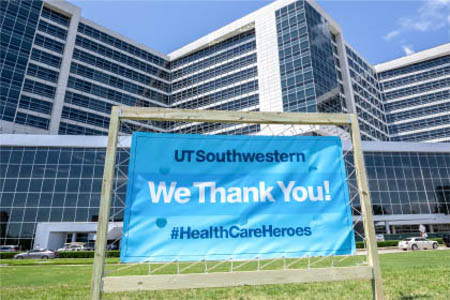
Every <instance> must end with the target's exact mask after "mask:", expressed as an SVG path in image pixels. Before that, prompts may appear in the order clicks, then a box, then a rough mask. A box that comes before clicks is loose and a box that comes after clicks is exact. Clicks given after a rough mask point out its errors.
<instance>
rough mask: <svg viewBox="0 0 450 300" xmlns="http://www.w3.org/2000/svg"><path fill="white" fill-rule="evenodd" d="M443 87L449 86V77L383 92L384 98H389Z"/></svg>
mask: <svg viewBox="0 0 450 300" xmlns="http://www.w3.org/2000/svg"><path fill="white" fill-rule="evenodd" d="M445 87H450V78H445V79H441V80H435V81H432V82H427V83H423V84H418V85H415V86H412V87H407V88H402V89H398V90H394V91H391V92H387V93H385V94H384V99H385V100H391V99H395V98H399V97H405V96H409V95H414V94H419V93H424V92H427V91H433V90H437V89H441V88H445Z"/></svg>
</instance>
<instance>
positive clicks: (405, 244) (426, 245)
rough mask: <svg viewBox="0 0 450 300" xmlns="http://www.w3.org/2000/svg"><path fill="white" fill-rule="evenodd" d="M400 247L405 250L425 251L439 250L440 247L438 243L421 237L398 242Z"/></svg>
mask: <svg viewBox="0 0 450 300" xmlns="http://www.w3.org/2000/svg"><path fill="white" fill-rule="evenodd" d="M398 247H399V248H400V249H403V250H405V251H406V250H413V251H415V250H424V249H437V248H438V247H439V245H438V243H437V242H436V241H430V240H427V239H425V238H421V237H414V238H407V239H404V240H403V241H400V242H398Z"/></svg>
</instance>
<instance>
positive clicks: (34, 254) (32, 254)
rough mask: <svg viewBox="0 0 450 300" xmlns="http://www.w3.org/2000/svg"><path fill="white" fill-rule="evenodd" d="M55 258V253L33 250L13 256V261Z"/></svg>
mask: <svg viewBox="0 0 450 300" xmlns="http://www.w3.org/2000/svg"><path fill="white" fill-rule="evenodd" d="M55 257H56V252H55V251H52V250H48V249H33V250H30V251H27V252H24V253H19V254H16V255H14V258H15V259H49V258H55Z"/></svg>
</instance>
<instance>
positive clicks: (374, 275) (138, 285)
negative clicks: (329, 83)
mask: <svg viewBox="0 0 450 300" xmlns="http://www.w3.org/2000/svg"><path fill="white" fill-rule="evenodd" d="M121 120H156V121H184V122H217V123H252V124H284V125H348V126H350V130H351V135H352V145H353V153H354V163H355V171H356V178H357V183H358V190H359V196H360V202H361V214H362V217H363V224H364V234H365V236H366V238H367V246H368V252H367V257H368V264H369V265H368V266H367V267H350V268H321V269H306V270H302V269H299V270H270V271H269V270H267V271H241V272H233V273H221V272H218V273H210V274H178V275H151V276H118V277H106V278H103V274H104V266H105V253H106V242H107V233H108V220H109V213H110V206H111V195H112V184H113V179H114V168H115V159H116V151H117V140H118V132H119V125H120V121H121ZM353 279H371V280H372V290H373V298H374V299H377V300H381V299H384V296H383V285H382V279H381V269H380V262H379V257H378V252H377V244H376V240H375V227H374V223H373V216H372V207H371V202H370V194H369V187H368V183H367V176H366V169H365V166H364V157H363V151H362V143H361V136H360V131H359V125H358V118H357V116H356V115H354V114H326V113H285V112H236V111H213V110H187V109H164V108H141V107H118V106H114V107H113V108H112V111H111V119H110V125H109V133H108V146H107V149H106V158H105V169H104V174H103V182H102V194H101V200H100V211H99V219H98V227H97V239H96V242H95V255H94V266H93V271H92V282H91V299H93V300H97V299H100V298H101V293H102V289H103V284H105V288H106V289H107V290H108V291H111V292H112V291H125V290H128V291H130V290H144V289H145V290H155V289H162V288H164V289H168V288H169V287H170V288H193V287H195V288H197V287H223V286H236V285H244V284H247V285H248V284H250V285H257V284H278V283H294V282H295V283H297V282H298V283H300V282H312V281H333V280H353Z"/></svg>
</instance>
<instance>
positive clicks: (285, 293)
mask: <svg viewBox="0 0 450 300" xmlns="http://www.w3.org/2000/svg"><path fill="white" fill-rule="evenodd" d="M330 260H331V258H330V259H325V260H320V261H317V260H311V262H310V263H311V267H322V266H329V265H330V263H331V261H330ZM339 260H340V259H339V258H335V259H334V264H335V265H338V266H345V265H355V263H358V262H361V261H362V257H351V258H349V259H346V260H344V261H343V262H340V263H339V264H338V262H339ZM91 262H92V259H57V260H49V261H47V262H41V261H36V260H25V261H13V260H2V261H1V264H3V265H6V264H7V265H8V266H7V267H0V276H1V277H0V299H87V298H88V297H89V285H90V276H91V266H90V265H89V264H90V263H91ZM108 263H109V265H108V266H107V269H108V270H110V271H111V270H117V269H119V268H123V266H124V265H118V264H117V258H110V259H109V261H108ZM288 263H289V261H288ZM282 264H283V263H282V262H281V261H279V262H278V261H277V262H276V263H274V264H271V265H270V266H269V267H267V268H268V269H277V268H281V267H282ZM306 266H307V261H306V260H303V261H302V262H300V263H299V264H297V265H293V266H292V267H295V268H301V267H306ZM381 266H382V272H383V283H384V290H385V295H386V298H387V299H401V300H413V299H450V251H447V250H446V251H420V252H408V253H395V254H383V255H381ZM154 267H156V266H152V268H154ZM182 267H183V265H182V266H181V268H182ZM202 268H203V267H202V266H200V265H199V266H198V267H194V268H193V269H192V270H189V271H193V272H200V271H202ZM228 268H229V265H226V264H224V265H223V266H222V269H220V268H219V269H217V271H224V270H225V269H228ZM255 268H256V262H255V263H250V264H248V265H246V266H245V267H243V268H242V270H250V269H255ZM175 270H176V267H175V266H172V268H171V269H170V268H167V269H166V270H162V271H161V272H162V273H164V272H173V271H175ZM147 272H148V266H145V265H141V266H138V267H132V268H129V269H126V270H124V271H120V272H113V273H112V275H124V274H146V273H147ZM103 298H104V299H189V298H190V299H243V300H244V299H333V300H335V299H370V298H371V286H370V282H369V281H349V282H329V283H309V284H283V285H266V286H244V287H232V288H214V289H192V290H178V291H157V292H134V293H114V294H105V295H104V297H103Z"/></svg>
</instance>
